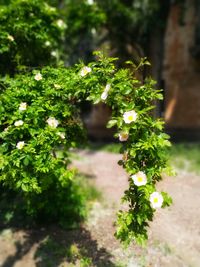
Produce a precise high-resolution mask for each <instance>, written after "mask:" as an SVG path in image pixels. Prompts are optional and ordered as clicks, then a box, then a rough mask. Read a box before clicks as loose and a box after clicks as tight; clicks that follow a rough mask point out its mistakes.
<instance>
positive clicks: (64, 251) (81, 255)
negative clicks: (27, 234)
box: [35, 237, 92, 267]
mask: <svg viewBox="0 0 200 267" xmlns="http://www.w3.org/2000/svg"><path fill="white" fill-rule="evenodd" d="M85 254H86V251H85V250H84V249H82V248H79V247H78V246H77V245H76V244H70V245H64V244H61V243H59V242H58V241H56V240H54V239H53V238H51V237H47V238H46V239H45V240H44V241H43V242H42V243H41V244H40V247H39V249H38V251H37V252H36V254H35V258H37V259H38V261H39V262H40V263H41V264H43V263H44V262H45V264H46V262H48V266H49V267H54V266H63V267H64V266H70V267H75V266H80V267H90V266H92V259H91V258H90V257H87V256H85ZM41 266H42V265H41ZM45 266H46V265H45Z"/></svg>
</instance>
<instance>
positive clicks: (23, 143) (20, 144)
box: [16, 141, 25, 149]
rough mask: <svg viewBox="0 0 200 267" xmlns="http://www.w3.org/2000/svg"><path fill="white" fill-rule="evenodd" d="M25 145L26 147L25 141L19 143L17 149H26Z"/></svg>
mask: <svg viewBox="0 0 200 267" xmlns="http://www.w3.org/2000/svg"><path fill="white" fill-rule="evenodd" d="M24 145H25V142H24V141H20V142H18V143H17V145H16V147H17V149H22V148H23V147H24Z"/></svg>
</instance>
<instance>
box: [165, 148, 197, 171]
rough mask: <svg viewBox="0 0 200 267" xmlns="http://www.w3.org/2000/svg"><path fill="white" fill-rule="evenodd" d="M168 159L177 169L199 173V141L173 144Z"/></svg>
mask: <svg viewBox="0 0 200 267" xmlns="http://www.w3.org/2000/svg"><path fill="white" fill-rule="evenodd" d="M170 160H171V164H172V165H173V166H174V167H175V168H176V169H178V170H182V171H186V172H194V173H196V174H200V143H178V144H173V145H172V148H171V151H170Z"/></svg>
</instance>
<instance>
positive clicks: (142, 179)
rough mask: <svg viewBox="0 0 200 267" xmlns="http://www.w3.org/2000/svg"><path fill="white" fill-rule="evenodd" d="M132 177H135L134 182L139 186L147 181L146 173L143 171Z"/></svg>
mask: <svg viewBox="0 0 200 267" xmlns="http://www.w3.org/2000/svg"><path fill="white" fill-rule="evenodd" d="M131 178H132V179H133V182H134V184H135V185H137V186H141V185H145V184H146V183H147V177H146V174H145V173H144V172H142V171H139V172H138V173H136V174H134V175H132V176H131Z"/></svg>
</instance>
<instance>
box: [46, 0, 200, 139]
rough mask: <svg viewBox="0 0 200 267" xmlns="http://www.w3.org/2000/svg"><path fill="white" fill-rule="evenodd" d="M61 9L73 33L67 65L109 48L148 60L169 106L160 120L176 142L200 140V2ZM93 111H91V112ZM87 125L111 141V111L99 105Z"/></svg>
mask: <svg viewBox="0 0 200 267" xmlns="http://www.w3.org/2000/svg"><path fill="white" fill-rule="evenodd" d="M50 3H51V4H54V5H55V6H58V7H59V9H60V12H61V14H62V16H63V20H64V21H65V23H66V25H67V28H66V32H65V39H64V56H65V63H66V65H71V64H74V63H76V62H77V61H78V60H79V59H83V60H84V61H85V62H87V61H89V60H91V59H92V57H93V56H92V51H93V50H96V49H107V50H108V51H109V52H108V53H109V55H110V56H114V57H119V58H120V62H119V64H120V65H123V62H125V61H126V60H132V61H135V62H138V61H139V59H140V58H141V57H144V56H146V57H147V58H148V59H149V61H150V62H151V64H152V66H151V68H148V69H144V70H143V76H144V77H145V76H148V75H152V76H153V78H155V80H156V81H157V87H158V88H161V89H163V94H164V101H163V102H160V103H157V108H156V112H155V115H156V116H162V117H163V118H164V119H165V121H166V131H167V132H168V133H169V134H170V135H171V138H172V140H176V141H195V140H196V141H197V140H199V138H200V94H199V84H200V75H199V70H200V64H199V62H200V61H199V60H200V1H199V0H164V1H160V0H124V1H120V0H109V1H108V0H96V1H93V0H88V1H83V0H81V1H80V0H73V1H71V0H65V1H50ZM86 111H87V109H86ZM88 116H89V117H88V119H87V120H86V122H87V125H88V131H89V134H90V136H91V137H93V138H95V137H96V138H97V139H106V138H109V137H110V136H111V135H110V134H109V132H108V131H106V130H105V124H106V121H107V118H108V116H109V110H108V109H107V108H106V107H105V106H103V105H98V106H95V107H93V108H92V110H91V111H90V114H89V115H88Z"/></svg>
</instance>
